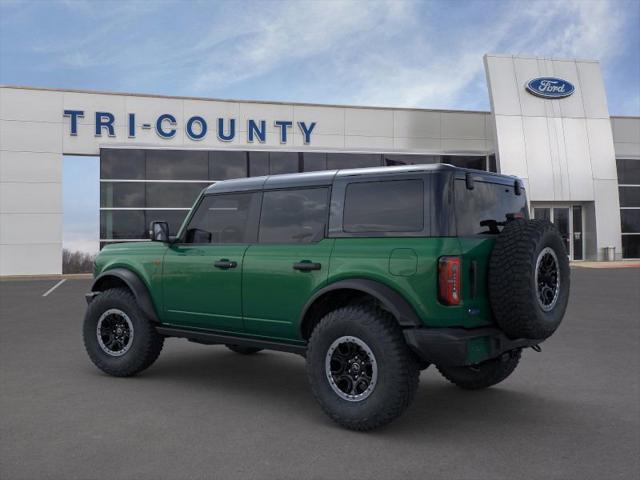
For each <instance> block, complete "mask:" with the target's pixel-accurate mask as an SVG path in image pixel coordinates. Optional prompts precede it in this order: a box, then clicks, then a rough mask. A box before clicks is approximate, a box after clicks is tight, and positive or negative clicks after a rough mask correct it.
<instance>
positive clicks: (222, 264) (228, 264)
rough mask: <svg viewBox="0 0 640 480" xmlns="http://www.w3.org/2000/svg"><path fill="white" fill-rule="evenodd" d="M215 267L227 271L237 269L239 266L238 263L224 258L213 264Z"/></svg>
mask: <svg viewBox="0 0 640 480" xmlns="http://www.w3.org/2000/svg"><path fill="white" fill-rule="evenodd" d="M213 266H214V267H216V268H221V269H222V270H227V269H229V268H236V267H237V266H238V262H234V261H232V260H227V259H226V258H222V259H220V260H216V261H215V262H213Z"/></svg>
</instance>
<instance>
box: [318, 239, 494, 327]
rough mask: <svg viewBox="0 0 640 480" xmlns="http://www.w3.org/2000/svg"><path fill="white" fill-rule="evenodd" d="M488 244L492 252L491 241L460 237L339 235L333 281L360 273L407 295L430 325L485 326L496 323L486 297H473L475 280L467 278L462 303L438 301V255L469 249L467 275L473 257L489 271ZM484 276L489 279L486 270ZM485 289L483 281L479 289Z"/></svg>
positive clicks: (465, 260) (465, 265)
mask: <svg viewBox="0 0 640 480" xmlns="http://www.w3.org/2000/svg"><path fill="white" fill-rule="evenodd" d="M487 248H488V249H489V251H490V246H489V245H488V244H487V242H486V241H483V242H478V241H474V239H469V240H468V241H467V240H465V241H460V240H459V239H457V238H453V237H430V238H425V237H393V238H390V237H385V238H338V239H336V242H335V245H334V249H333V253H332V255H331V261H330V267H329V277H328V284H331V283H334V282H337V281H340V280H347V279H354V278H365V279H369V280H374V281H377V282H380V283H382V284H385V285H387V286H388V287H390V288H393V289H394V290H396V291H397V292H398V293H399V294H401V295H402V296H403V297H404V298H405V299H406V300H407V301H408V302H409V304H410V305H411V306H412V307H413V308H414V310H415V312H416V314H417V315H418V317H419V318H420V319H421V320H422V322H423V323H424V325H425V326H428V327H467V328H472V327H478V326H484V325H488V324H490V323H491V316H490V312H489V311H488V310H487V308H488V305H487V304H486V300H485V298H484V297H485V296H484V295H479V296H478V298H476V299H470V298H469V292H470V286H469V281H465V277H463V289H462V290H463V301H462V303H461V304H460V305H458V306H445V305H442V304H441V303H440V302H439V301H438V259H439V257H441V256H444V255H461V254H463V252H464V253H465V255H464V256H463V267H462V268H463V270H462V272H463V275H465V274H466V273H467V272H468V270H469V266H470V262H471V259H472V258H474V259H475V258H477V259H478V261H479V263H482V270H483V271H484V270H485V269H486V258H488V257H487V256H486V251H487ZM394 252H395V253H394ZM412 252H414V253H415V255H414V254H412ZM467 255H468V258H467ZM413 259H415V260H413ZM483 259H484V260H483ZM412 264H415V268H413V265H412ZM467 277H468V275H467ZM478 278H479V279H480V278H484V277H483V276H482V273H481V272H478ZM485 288H486V286H485V285H484V283H483V286H482V287H480V286H479V288H478V291H479V292H481V291H482V292H483V291H484V289H485ZM480 297H483V298H480ZM470 312H471V313H470Z"/></svg>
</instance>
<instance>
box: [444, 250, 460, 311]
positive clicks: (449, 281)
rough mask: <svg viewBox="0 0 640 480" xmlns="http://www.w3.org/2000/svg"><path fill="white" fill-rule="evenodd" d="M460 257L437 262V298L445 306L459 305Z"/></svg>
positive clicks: (445, 258)
mask: <svg viewBox="0 0 640 480" xmlns="http://www.w3.org/2000/svg"><path fill="white" fill-rule="evenodd" d="M460 293H461V292H460V257H440V259H439V260H438V297H439V298H440V302H442V303H444V304H445V305H458V304H460Z"/></svg>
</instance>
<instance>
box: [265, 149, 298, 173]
mask: <svg viewBox="0 0 640 480" xmlns="http://www.w3.org/2000/svg"><path fill="white" fill-rule="evenodd" d="M299 171H300V160H299V155H298V154H297V153H295V152H271V153H269V173H270V174H271V175H278V174H280V173H298V172H299Z"/></svg>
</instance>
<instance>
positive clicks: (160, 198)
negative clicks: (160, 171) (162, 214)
mask: <svg viewBox="0 0 640 480" xmlns="http://www.w3.org/2000/svg"><path fill="white" fill-rule="evenodd" d="M146 186H147V207H153V208H157V207H167V208H185V207H192V206H193V202H195V201H196V198H198V195H200V192H201V191H202V190H203V189H204V188H206V187H207V186H209V183H173V182H171V183H169V182H149V183H147V184H146Z"/></svg>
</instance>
